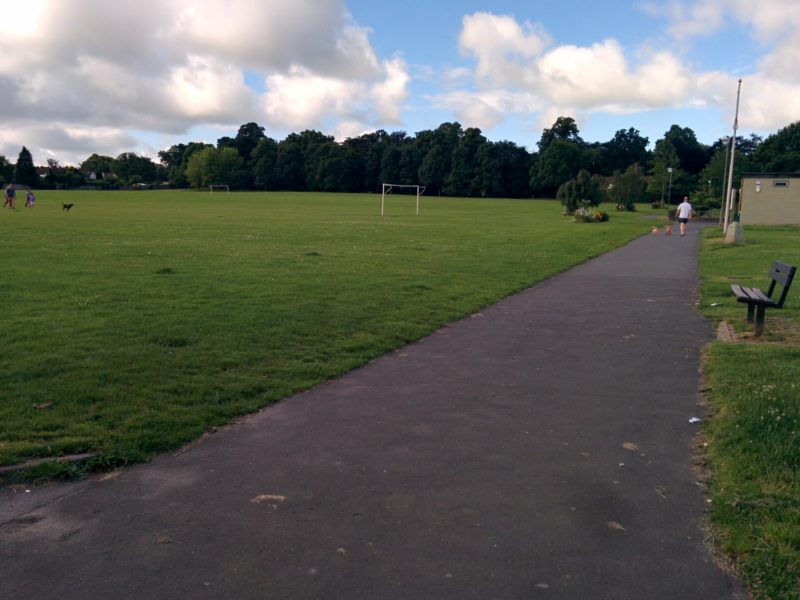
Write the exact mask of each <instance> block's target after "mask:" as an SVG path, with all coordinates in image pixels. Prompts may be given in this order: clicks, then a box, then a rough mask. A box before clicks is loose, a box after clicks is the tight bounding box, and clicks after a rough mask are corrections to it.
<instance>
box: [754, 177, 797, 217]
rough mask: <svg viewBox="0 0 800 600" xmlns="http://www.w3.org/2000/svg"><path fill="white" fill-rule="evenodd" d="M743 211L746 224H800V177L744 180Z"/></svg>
mask: <svg viewBox="0 0 800 600" xmlns="http://www.w3.org/2000/svg"><path fill="white" fill-rule="evenodd" d="M741 212H742V214H741V221H742V224H744V225H800V177H797V176H796V175H794V176H792V175H789V176H785V177H784V176H781V175H777V176H773V175H746V176H744V177H742V204H741Z"/></svg>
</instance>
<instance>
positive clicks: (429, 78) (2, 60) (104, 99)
mask: <svg viewBox="0 0 800 600" xmlns="http://www.w3.org/2000/svg"><path fill="white" fill-rule="evenodd" d="M753 7H754V4H753V3H752V2H751V1H750V0H637V1H633V2H627V1H622V0H612V1H607V2H603V3H600V2H583V1H577V0H561V1H559V2H544V1H521V0H499V1H493V2H478V1H472V0H469V1H458V2H457V1H455V0H427V1H425V2H423V1H420V0H405V1H403V2H396V1H387V2H375V1H374V0H293V1H292V2H286V1H285V0H137V2H136V3H133V2H124V3H111V2H107V1H101V0H70V1H69V2H64V1H63V0H27V1H26V2H24V3H21V2H19V1H18V0H0V14H3V15H4V17H5V21H6V22H12V23H14V26H13V27H10V28H6V29H5V33H4V35H3V36H2V37H0V88H2V89H3V90H4V100H3V102H0V154H4V155H6V156H8V157H9V158H11V159H12V160H14V159H15V158H16V155H17V154H18V152H19V149H20V148H21V146H22V145H23V144H24V145H26V146H27V147H28V148H29V149H30V150H31V151H32V153H33V155H34V160H35V161H36V162H37V163H39V164H42V163H44V162H45V161H46V159H47V158H55V159H57V160H59V161H61V162H62V163H71V164H74V163H78V162H81V161H82V160H83V159H85V158H86V157H87V156H88V155H89V154H90V153H92V152H99V153H101V154H108V155H111V156H116V155H118V154H119V153H121V152H125V151H135V152H138V153H142V154H147V155H150V156H155V155H156V153H157V151H158V150H160V149H163V148H165V147H168V146H170V145H171V144H174V143H177V142H188V141H208V142H215V141H216V139H217V138H218V137H221V136H223V135H235V133H236V130H237V128H238V126H239V125H240V124H242V123H245V122H249V121H256V122H258V123H259V124H261V125H263V126H264V127H265V128H266V133H267V134H268V135H270V136H271V137H274V138H276V139H279V140H280V139H282V138H283V137H285V136H286V135H287V134H288V133H290V132H292V131H301V130H303V129H317V130H320V131H323V132H325V133H327V134H330V135H334V136H335V137H336V138H337V139H340V140H341V139H344V138H346V137H348V136H354V135H359V134H361V133H364V132H367V131H374V130H376V129H386V130H388V131H396V130H404V131H406V132H408V133H410V134H413V133H415V132H417V131H420V130H422V129H430V128H435V127H436V126H438V125H439V124H440V123H442V122H445V121H455V120H457V121H459V122H461V124H462V125H463V126H465V127H479V128H480V129H481V130H482V131H483V132H484V134H485V135H486V136H487V137H488V138H489V139H491V140H501V139H503V140H506V139H507V140H511V141H514V142H516V143H518V144H520V145H523V146H526V147H527V148H529V149H530V150H534V149H535V145H536V141H537V140H538V139H539V136H540V134H541V130H542V129H543V128H544V127H549V126H550V125H551V124H552V123H553V121H554V120H555V118H556V117H558V116H560V115H567V116H571V117H573V118H575V119H576V121H577V123H578V126H579V128H580V131H581V135H582V137H583V138H584V139H585V140H587V141H591V142H594V141H600V142H602V141H607V140H608V139H610V138H611V137H612V136H613V135H614V132H615V131H617V130H618V129H623V128H624V129H627V128H628V127H634V128H636V129H638V130H639V131H640V132H641V133H642V135H645V136H647V137H648V138H649V139H650V142H651V144H652V143H654V142H655V141H656V140H657V139H658V138H659V137H661V136H662V135H663V134H664V132H665V131H666V130H667V129H669V127H670V126H671V125H672V124H678V125H681V126H685V127H691V128H692V129H693V130H694V131H695V133H696V134H697V137H698V139H699V140H700V141H701V142H704V143H712V142H714V141H715V140H716V139H718V138H720V137H722V136H724V135H728V134H729V133H730V131H731V128H732V124H733V112H734V105H735V101H736V84H737V79H738V78H739V77H741V78H742V79H743V85H742V106H741V110H740V116H739V125H740V133H741V134H749V133H758V134H761V135H768V134H770V133H773V132H774V131H776V130H777V129H778V128H780V127H784V126H786V125H788V124H790V123H792V122H795V121H797V120H800V2H797V1H796V0H761V2H759V3H758V5H757V8H756V9H754V8H753Z"/></svg>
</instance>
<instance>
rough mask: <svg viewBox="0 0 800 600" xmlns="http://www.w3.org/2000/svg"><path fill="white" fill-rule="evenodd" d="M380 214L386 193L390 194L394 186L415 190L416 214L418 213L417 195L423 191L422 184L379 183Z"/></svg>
mask: <svg viewBox="0 0 800 600" xmlns="http://www.w3.org/2000/svg"><path fill="white" fill-rule="evenodd" d="M381 185H382V188H381V216H383V209H384V205H385V204H386V195H387V194H391V193H392V190H393V189H394V188H410V189H413V190H415V191H416V194H417V214H419V197H420V196H421V195H422V194H424V193H425V186H424V185H404V184H401V183H383V184H381Z"/></svg>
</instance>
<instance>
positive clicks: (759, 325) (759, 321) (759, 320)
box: [756, 304, 765, 337]
mask: <svg viewBox="0 0 800 600" xmlns="http://www.w3.org/2000/svg"><path fill="white" fill-rule="evenodd" d="M764 310H765V307H764V305H763V304H759V305H758V308H757V309H756V337H759V336H760V335H761V334H762V333H764Z"/></svg>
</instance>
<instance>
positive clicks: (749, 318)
mask: <svg viewBox="0 0 800 600" xmlns="http://www.w3.org/2000/svg"><path fill="white" fill-rule="evenodd" d="M755 308H756V305H755V304H753V303H751V302H748V303H747V322H748V323H752V322H753V311H754V310H755Z"/></svg>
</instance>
